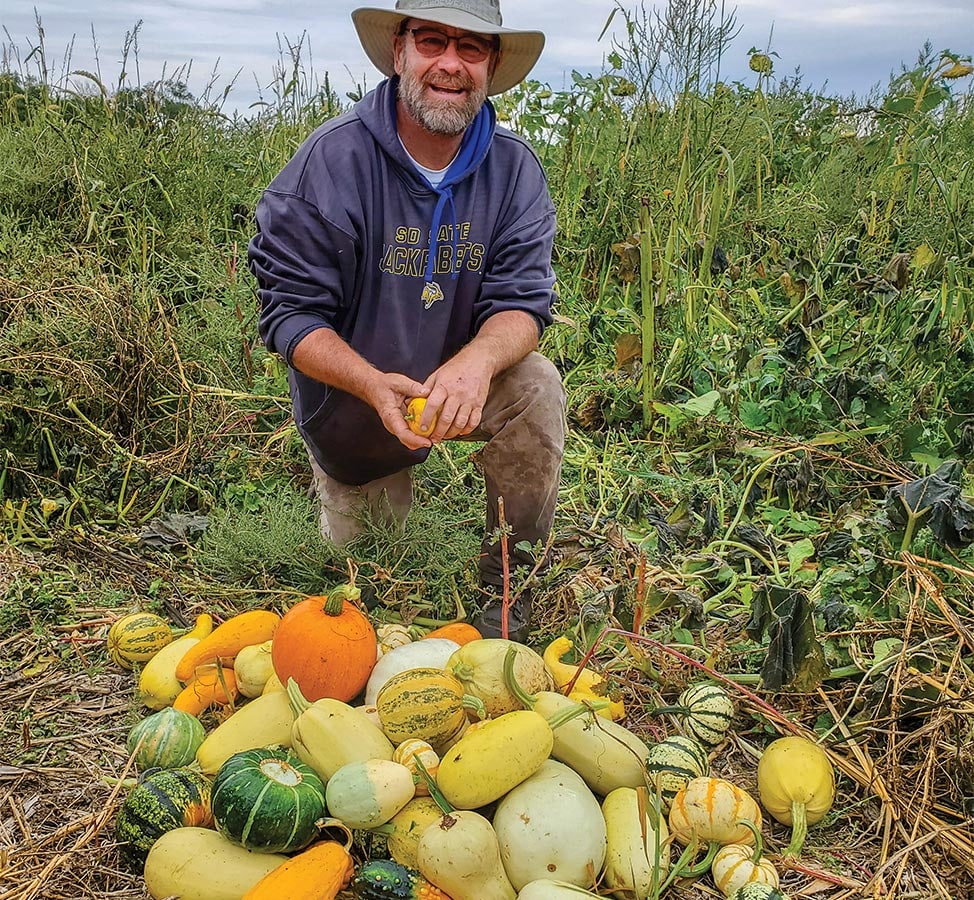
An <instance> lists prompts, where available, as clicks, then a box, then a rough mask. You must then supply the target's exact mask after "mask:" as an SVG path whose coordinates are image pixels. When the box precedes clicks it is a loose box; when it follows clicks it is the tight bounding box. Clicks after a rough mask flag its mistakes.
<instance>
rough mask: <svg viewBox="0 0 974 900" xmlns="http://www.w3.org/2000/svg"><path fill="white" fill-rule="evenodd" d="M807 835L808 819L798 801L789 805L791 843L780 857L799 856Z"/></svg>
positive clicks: (803, 807) (801, 804)
mask: <svg viewBox="0 0 974 900" xmlns="http://www.w3.org/2000/svg"><path fill="white" fill-rule="evenodd" d="M807 834H808V818H807V816H806V815H805V804H804V803H802V802H801V801H799V800H793V801H792V803H791V843H790V844H789V845H788V848H787V849H786V850H785V852H784V853H782V854H781V855H782V856H784V857H789V856H800V855H801V852H802V847H803V846H804V845H805V837H806V835H807Z"/></svg>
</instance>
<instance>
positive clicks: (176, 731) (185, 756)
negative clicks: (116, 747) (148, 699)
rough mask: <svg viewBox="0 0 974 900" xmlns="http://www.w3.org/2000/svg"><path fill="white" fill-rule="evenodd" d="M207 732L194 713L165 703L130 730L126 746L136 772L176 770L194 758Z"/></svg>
mask: <svg viewBox="0 0 974 900" xmlns="http://www.w3.org/2000/svg"><path fill="white" fill-rule="evenodd" d="M205 737H206V732H205V731H204V730H203V725H202V724H201V723H200V720H199V719H197V718H196V716H192V715H190V714H189V713H187V712H183V711H182V710H178V709H173V708H172V707H171V706H167V707H166V708H165V709H162V710H160V711H159V712H157V713H153V714H152V715H151V716H147V717H146V718H144V719H143V720H142V721H141V722H137V723H136V724H135V725H133V726H132V730H131V731H129V735H128V739H127V740H126V741H125V748H126V750H128V752H129V754H133V753H134V754H135V764H136V766H138V767H139V771H142V772H144V771H146V770H147V769H153V768H159V769H178V768H179V767H180V766H188V765H189V764H190V763H191V762H193V760H194V759H196V751H197V749H198V748H199V746H200V744H202V743H203V740H204V738H205Z"/></svg>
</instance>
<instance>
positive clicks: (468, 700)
mask: <svg viewBox="0 0 974 900" xmlns="http://www.w3.org/2000/svg"><path fill="white" fill-rule="evenodd" d="M460 702H461V704H462V706H463V708H464V709H470V710H473V712H474V713H475V714H476V716H477V718H478V719H480V720H481V721H483V720H484V719H486V718H487V707H486V706H484V701H483V700H481V699H480V697H475V696H474V695H473V694H464V695H463V700H461V701H460Z"/></svg>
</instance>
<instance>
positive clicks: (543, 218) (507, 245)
mask: <svg viewBox="0 0 974 900" xmlns="http://www.w3.org/2000/svg"><path fill="white" fill-rule="evenodd" d="M395 90H396V80H395V79H390V80H387V81H384V82H382V84H380V85H379V86H378V87H377V88H376V89H375V90H374V91H372V92H371V93H369V94H368V95H367V96H366V97H365V98H364V99H362V100H361V101H360V102H359V103H357V104H356V106H355V107H354V109H352V110H351V111H350V112H348V113H346V114H345V115H343V116H340V117H338V118H336V119H332V120H330V121H328V122H326V123H324V124H323V125H321V126H320V127H319V128H317V129H316V130H315V131H314V133H313V134H312V135H311V136H310V137H309V138H308V139H307V140H306V141H305V142H304V144H303V145H302V146H301V147H300V148H299V149H298V151H297V153H296V154H295V155H294V157H293V158H292V159H291V161H290V162H289V163H288V164H287V165H286V166H285V167H284V168H283V169H282V170H281V172H280V174H279V175H278V176H277V177H276V178H275V179H274V180H273V181H272V182H271V184H270V186H269V187H268V188H267V190H266V191H265V192H264V195H263V197H262V198H261V200H260V203H259V204H258V206H257V214H256V216H257V228H258V231H257V234H256V235H255V236H254V238H253V240H252V241H251V242H250V248H249V261H250V268H251V271H252V272H253V273H254V275H255V276H256V278H257V282H258V287H259V295H260V303H261V314H260V319H259V323H258V327H259V331H260V336H261V338H263V340H264V343H265V344H266V346H267V348H268V349H269V350H271V351H273V352H276V353H279V354H281V356H283V357H284V358H285V359H286V360H287V362H288V364H289V365H290V364H291V362H292V354H293V353H294V348H295V347H296V346H297V344H298V343H299V342H300V341H301V339H302V338H304V337H305V336H306V335H307V334H309V333H310V332H312V331H314V330H315V329H316V328H332V329H334V330H335V331H336V332H337V333H338V334H339V335H341V337H342V338H344V340H346V341H347V342H348V343H349V344H350V345H351V346H352V348H353V349H355V350H356V351H357V352H358V353H359V354H361V355H362V356H363V357H364V358H365V359H366V360H368V361H369V362H370V363H372V364H373V365H374V366H375V367H376V368H378V369H380V370H381V371H383V372H399V373H401V374H404V375H408V376H409V377H411V378H413V379H415V380H416V381H425V380H426V378H427V376H429V375H430V373H431V372H433V371H434V370H435V369H436V368H437V367H439V366H440V365H441V364H442V363H443V362H445V361H446V360H447V359H449V358H450V357H451V356H453V355H454V354H456V353H457V351H458V350H459V349H460V348H461V347H462V346H463V345H464V344H466V343H467V342H468V341H470V339H471V338H472V337H473V336H474V335H475V334H476V333H477V331H478V330H479V328H480V326H481V325H483V323H484V321H486V319H488V318H489V317H490V316H491V315H493V314H494V313H496V312H501V311H503V310H511V309H516V310H522V311H523V312H527V313H530V314H531V315H533V316H534V318H535V319H536V321H537V323H538V330H539V333H540V332H541V331H542V330H543V329H544V327H545V326H547V325H548V324H550V322H551V304H552V302H553V300H554V292H553V290H552V288H553V285H554V280H555V279H554V273H553V272H552V268H551V250H552V243H553V240H554V232H555V213H554V206H553V204H552V202H551V198H550V196H549V194H548V187H547V183H546V181H545V177H544V172H543V170H542V168H541V164H540V163H539V161H538V159H537V157H536V156H535V155H534V153H533V152H532V151H531V149H530V148H529V147H528V145H527V144H526V143H525V142H524V141H523V140H521V139H520V138H518V137H516V136H515V135H513V134H511V133H510V132H509V131H506V130H505V129H502V128H496V129H494V132H493V138H492V140H490V139H489V140H487V141H486V142H484V144H483V147H482V148H479V149H478V150H477V151H476V156H475V158H474V159H473V161H472V163H471V165H470V167H469V169H468V170H467V173H466V174H465V176H464V177H462V178H461V180H460V181H458V182H457V183H456V184H454V185H453V187H452V193H453V203H454V207H455V223H454V219H453V218H452V217H443V218H442V219H441V224H440V226H439V229H438V233H437V240H436V241H435V242H434V244H433V246H434V248H435V250H434V252H435V260H436V264H435V267H434V268H435V275H434V278H433V284H431V285H427V281H426V278H425V274H426V269H427V262H428V260H429V248H430V224H431V222H432V221H433V219H434V211H435V210H436V206H437V201H438V199H439V195H438V194H437V192H436V191H434V189H433V188H431V187H430V184H429V182H428V181H427V180H426V178H425V177H424V176H423V175H422V174H420V172H419V171H418V170H417V169H416V167H415V166H414V165H413V163H412V161H411V160H410V159H409V157H408V156H407V155H406V152H405V150H404V149H403V147H402V144H401V143H400V141H399V137H398V134H397V132H396V123H395ZM490 112H491V115H492V110H490ZM462 152H463V151H461V153H462ZM290 384H291V399H292V401H293V405H294V419H295V421H296V423H297V426H298V431H299V432H300V433H301V436H302V437H303V438H304V440H305V443H306V444H307V445H308V448H309V449H310V451H311V453H312V454H313V455H314V457H315V459H317V461H318V463H319V464H320V465H321V467H322V468H323V469H324V470H325V471H326V472H327V473H328V474H329V475H331V476H332V477H333V478H335V479H337V480H338V481H341V482H344V483H345V484H364V483H365V482H367V481H373V480H375V479H376V478H382V477H384V476H386V475H391V474H392V473H393V472H398V471H399V470H401V469H403V468H406V467H407V466H411V465H415V464H416V463H419V462H422V461H423V460H424V459H425V458H426V456H427V454H428V453H429V451H428V450H408V449H407V448H406V447H404V446H403V445H402V444H401V443H399V440H398V439H397V438H395V437H394V436H393V435H391V434H390V433H389V432H388V431H386V430H385V428H384V427H383V425H382V422H381V420H380V419H379V417H378V415H377V414H376V413H375V411H374V410H373V409H372V408H371V407H370V406H369V405H368V404H366V403H363V402H362V401H361V400H358V399H357V398H355V397H353V396H351V395H350V394H346V393H345V392H343V391H339V390H338V389H336V388H332V387H329V386H327V385H325V384H322V383H321V382H318V381H315V380H314V379H312V378H308V377H307V376H305V375H303V374H301V373H300V372H298V371H297V370H296V369H294V368H293V367H292V368H291V370H290Z"/></svg>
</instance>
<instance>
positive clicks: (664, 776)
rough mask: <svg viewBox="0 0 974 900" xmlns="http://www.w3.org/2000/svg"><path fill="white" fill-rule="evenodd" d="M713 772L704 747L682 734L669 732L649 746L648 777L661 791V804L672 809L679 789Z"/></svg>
mask: <svg viewBox="0 0 974 900" xmlns="http://www.w3.org/2000/svg"><path fill="white" fill-rule="evenodd" d="M709 773H710V761H709V760H708V759H707V751H706V749H705V748H704V746H703V745H702V744H701V743H700V742H699V741H697V740H695V739H694V738H692V737H687V736H686V735H683V734H674V735H670V736H669V737H667V738H664V739H663V740H662V741H660V742H659V743H658V744H653V745H652V746H651V747H650V748H649V753H648V754H647V756H646V780H647V783H648V784H649V786H650V788H651V789H655V790H658V791H659V798H660V806H661V807H662V809H663V812H669V810H670V804H671V803H672V802H673V798H674V797H675V796H676V795H677V792H678V791H679V790H680V789H681V788H684V787H686V785H687V784H688V782H689V781H690V780H691V779H692V778H700V777H701V776H703V775H708V774H709Z"/></svg>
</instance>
